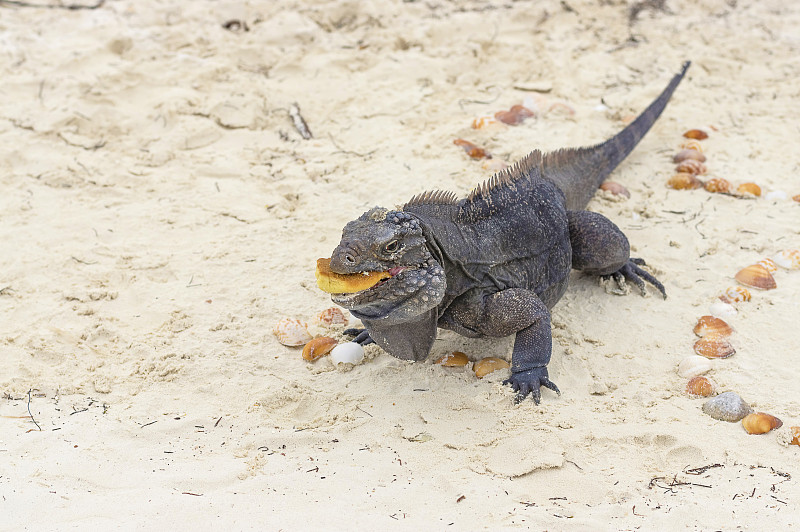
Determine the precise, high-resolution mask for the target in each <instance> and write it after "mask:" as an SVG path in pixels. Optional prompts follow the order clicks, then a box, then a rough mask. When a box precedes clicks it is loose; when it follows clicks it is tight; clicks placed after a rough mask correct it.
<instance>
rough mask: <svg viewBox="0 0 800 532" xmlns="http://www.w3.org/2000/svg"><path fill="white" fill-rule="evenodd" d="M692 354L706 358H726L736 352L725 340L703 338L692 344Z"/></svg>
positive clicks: (714, 337)
mask: <svg viewBox="0 0 800 532" xmlns="http://www.w3.org/2000/svg"><path fill="white" fill-rule="evenodd" d="M694 352H695V353H697V354H698V355H700V356H704V357H706V358H728V357H729V356H733V355H734V354H735V353H736V350H735V349H734V348H733V346H732V345H731V344H730V342H728V341H727V340H726V339H725V338H722V337H718V336H705V337H703V338H700V339H699V340H698V341H696V342H695V343H694Z"/></svg>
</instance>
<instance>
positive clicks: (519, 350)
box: [320, 61, 690, 404]
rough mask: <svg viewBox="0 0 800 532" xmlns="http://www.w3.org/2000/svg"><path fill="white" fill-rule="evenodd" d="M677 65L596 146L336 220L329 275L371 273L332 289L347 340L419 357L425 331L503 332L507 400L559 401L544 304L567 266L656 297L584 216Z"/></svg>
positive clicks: (623, 248) (614, 241)
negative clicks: (457, 189) (462, 188)
mask: <svg viewBox="0 0 800 532" xmlns="http://www.w3.org/2000/svg"><path fill="white" fill-rule="evenodd" d="M689 64H690V63H689V62H688V61H687V62H686V63H684V65H683V68H682V70H681V72H680V73H679V74H677V75H676V76H674V77H673V78H672V80H671V81H670V83H669V85H667V87H666V89H664V91H663V92H662V93H661V95H660V96H658V98H656V100H655V101H654V102H653V103H651V104H650V106H649V107H648V108H647V109H645V111H644V112H643V113H642V114H641V115H640V116H639V117H637V118H636V119H635V120H634V121H633V122H631V123H630V124H629V125H628V126H627V127H626V128H625V129H623V130H622V131H621V132H620V133H618V134H617V135H616V136H614V137H612V138H611V139H609V140H607V141H605V142H603V143H601V144H597V145H595V146H591V147H586V148H565V149H560V150H557V151H554V152H550V153H542V152H540V151H538V150H535V151H533V152H531V153H530V154H529V155H527V156H526V157H525V158H523V159H522V160H520V161H518V162H517V163H516V164H515V165H513V166H511V167H509V168H507V169H505V170H503V171H501V172H499V173H498V174H496V175H495V176H494V177H492V178H491V179H489V180H488V181H486V182H485V183H483V184H482V185H480V186H478V187H477V188H475V189H474V190H472V192H470V193H469V195H468V196H467V197H466V198H464V199H457V197H456V195H455V194H454V193H452V192H445V191H432V192H424V193H422V194H419V195H417V196H415V197H413V198H412V199H411V200H410V201H409V202H408V203H406V204H405V205H404V206H403V207H402V208H400V209H398V210H391V209H384V208H380V207H375V208H373V209H371V210H369V211H367V212H366V213H364V214H363V215H361V216H360V217H359V218H358V219H356V220H354V221H352V222H350V223H348V224H347V225H346V226H345V227H344V230H343V232H342V239H341V242H340V243H339V245H338V246H337V247H336V249H335V250H334V251H333V255H332V256H331V259H330V264H329V268H330V271H331V272H333V273H334V274H340V275H339V277H341V278H342V279H345V280H346V279H347V276H348V275H350V276H352V274H364V273H365V272H382V275H380V276H375V281H374V282H376V283H377V284H375V285H374V286H371V287H370V288H367V289H360V290H359V291H352V293H333V294H332V300H333V302H334V303H336V304H338V305H340V306H342V307H344V308H346V309H348V310H350V312H351V313H352V314H353V315H354V316H355V317H357V318H359V319H360V320H361V322H362V323H363V324H364V327H365V329H359V330H352V331H351V334H356V335H357V336H356V338H355V341H356V342H359V343H362V344H363V343H370V342H372V341H374V342H376V343H377V344H378V345H379V346H380V347H382V348H383V349H384V350H386V351H387V352H388V353H390V354H391V355H393V356H395V357H397V358H401V359H406V360H415V361H419V360H422V359H424V358H425V357H427V355H428V354H429V352H430V349H431V346H432V345H433V341H434V339H435V338H436V330H437V327H441V328H443V329H449V330H452V331H455V332H457V333H459V334H461V335H464V336H467V337H470V338H485V337H504V336H509V335H512V334H513V335H516V338H515V341H514V349H513V353H512V355H511V377H510V378H509V379H507V380H506V381H504V384H510V385H511V386H512V387H513V389H514V390H515V391H516V392H517V400H521V399H524V398H525V397H526V396H527V395H529V394H530V395H531V396H532V397H533V400H534V401H535V402H536V403H537V404H538V403H539V400H540V397H541V395H540V387H541V386H545V387H547V388H549V389H551V390H553V391H554V392H556V393H558V394H560V393H561V392H560V391H559V389H558V387H557V386H556V385H555V384H554V383H553V382H551V381H550V379H549V377H548V373H547V364H548V362H549V361H550V353H551V349H552V345H551V344H552V336H551V330H550V310H549V309H551V308H552V307H553V305H555V304H556V302H557V301H558V300H559V299H560V298H561V296H562V295H563V294H564V291H565V290H566V288H567V282H568V280H569V273H570V270H571V269H576V270H580V271H582V272H585V273H588V274H593V275H598V276H608V277H610V278H612V279H613V280H614V281H616V282H617V283H618V284H620V285H624V284H625V280H626V279H627V280H628V281H630V282H632V283H633V284H635V285H636V286H637V287H638V288H639V289H640V290H641V291H642V293H643V294H645V293H646V285H645V281H647V282H649V283H650V284H652V285H653V286H654V287H655V288H657V289H658V291H659V292H660V293H661V294H662V295H663V297H665V298H666V291H665V290H664V286H663V285H662V284H661V283H660V282H659V281H658V280H657V279H656V278H655V277H653V276H652V275H651V274H650V273H648V272H646V271H645V270H643V269H642V268H640V266H643V265H644V264H645V263H644V261H643V260H641V259H637V258H632V257H630V246H629V244H628V239H627V238H626V237H625V235H624V234H623V233H622V231H621V230H620V229H619V228H618V227H617V226H616V225H614V224H613V223H612V222H611V221H610V220H608V219H607V218H606V217H604V216H602V215H600V214H597V213H594V212H590V211H586V210H584V209H585V208H586V205H587V204H588V203H589V200H590V199H591V198H592V196H593V195H594V193H595V191H596V190H597V188H598V187H599V186H600V184H601V183H602V182H603V180H605V178H606V177H607V176H608V175H609V174H610V173H611V172H612V170H614V168H616V167H617V165H619V164H620V163H621V162H622V160H623V159H625V157H626V156H627V155H628V154H629V153H630V152H631V151H632V150H633V148H634V147H635V146H636V144H637V143H638V142H639V141H640V140H641V139H642V137H643V136H644V135H645V133H647V131H648V130H649V129H650V127H651V126H652V125H653V123H654V122H655V121H656V119H657V118H658V117H659V115H660V114H661V112H662V111H663V110H664V108H665V107H666V105H667V102H668V101H669V99H670V97H671V96H672V93H673V92H674V91H675V89H676V88H677V86H678V84H679V83H680V81H681V80H682V79H683V77H684V75H685V74H686V70H687V69H688V68H689ZM381 278H382V279H381ZM378 279H381V280H380V281H378ZM320 287H323V284H322V283H320ZM323 288H324V287H323ZM328 291H333V290H331V289H330V288H328Z"/></svg>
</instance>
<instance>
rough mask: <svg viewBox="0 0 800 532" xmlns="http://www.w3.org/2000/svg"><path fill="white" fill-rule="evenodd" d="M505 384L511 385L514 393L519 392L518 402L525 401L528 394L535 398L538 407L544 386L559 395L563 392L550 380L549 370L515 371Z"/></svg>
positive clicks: (542, 368)
mask: <svg viewBox="0 0 800 532" xmlns="http://www.w3.org/2000/svg"><path fill="white" fill-rule="evenodd" d="M503 384H510V385H511V387H512V388H514V391H515V392H517V397H516V402H517V403H519V402H521V401H522V400H524V399H525V398H526V397H527V396H528V394H530V396H531V397H532V398H533V402H534V403H536V404H537V405H538V404H539V401H541V399H542V393H541V392H540V391H539V388H541V387H542V386H544V387H545V388H550V389H551V390H553V391H554V392H556V393H557V394H558V395H561V391H560V390H559V389H558V386H556V385H555V383H553V381H551V380H550V378H549V377H548V375H547V368H546V367H541V368H533V369H529V370H525V371H515V372H513V373H512V374H511V377H509V378H508V379H506V380H504V381H503Z"/></svg>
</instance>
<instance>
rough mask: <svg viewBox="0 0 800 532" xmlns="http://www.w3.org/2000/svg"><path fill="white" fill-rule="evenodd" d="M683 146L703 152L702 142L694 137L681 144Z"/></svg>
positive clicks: (685, 148) (686, 148)
mask: <svg viewBox="0 0 800 532" xmlns="http://www.w3.org/2000/svg"><path fill="white" fill-rule="evenodd" d="M681 148H683V149H684V150H694V151H699V152H700V153H703V146H702V145H701V144H700V142H699V141H697V140H694V139H689V140H687V141H686V142H684V143H683V144H681Z"/></svg>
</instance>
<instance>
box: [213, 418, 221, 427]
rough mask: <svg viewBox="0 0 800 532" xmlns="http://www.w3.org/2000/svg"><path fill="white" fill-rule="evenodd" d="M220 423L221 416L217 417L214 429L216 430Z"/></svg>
mask: <svg viewBox="0 0 800 532" xmlns="http://www.w3.org/2000/svg"><path fill="white" fill-rule="evenodd" d="M220 421H222V416H219V419H218V420H217V422H216V423H214V428H217V425H219V422H220Z"/></svg>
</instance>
